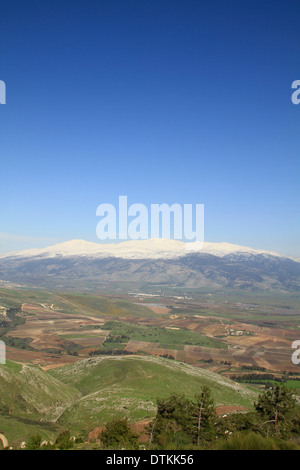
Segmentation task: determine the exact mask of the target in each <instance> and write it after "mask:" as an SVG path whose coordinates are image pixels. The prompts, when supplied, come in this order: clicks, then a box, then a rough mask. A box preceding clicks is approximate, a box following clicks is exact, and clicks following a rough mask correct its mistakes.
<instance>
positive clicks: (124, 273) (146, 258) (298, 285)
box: [0, 239, 300, 292]
mask: <svg viewBox="0 0 300 470" xmlns="http://www.w3.org/2000/svg"><path fill="white" fill-rule="evenodd" d="M0 280H5V281H11V282H17V283H21V284H27V285H31V286H42V287H47V288H50V287H51V288H55V287H58V288H63V289H64V288H69V287H71V288H74V287H75V288H87V289H90V288H108V289H110V290H113V289H114V288H117V289H123V287H124V289H128V288H130V289H131V288H132V287H134V288H139V287H141V288H143V289H144V288H145V287H147V286H148V287H149V286H150V287H151V288H152V286H155V288H159V286H169V287H172V288H173V287H175V288H176V287H179V288H199V287H201V288H203V287H204V288H208V289H210V290H214V289H222V290H224V289H225V288H226V289H234V290H237V289H240V290H252V291H253V290H268V291H276V292H295V291H299V289H300V263H299V262H298V261H296V260H293V259H291V258H288V257H286V256H281V255H279V254H278V253H274V252H269V251H265V250H255V249H253V248H249V247H244V246H239V245H233V244H230V243H204V246H201V245H200V244H199V243H197V242H195V243H184V242H181V241H176V240H163V239H158V240H151V239H150V240H139V241H132V240H131V241H127V242H122V243H115V244H105V243H91V242H86V241H84V240H72V241H69V242H65V243H60V244H58V245H54V246H51V247H48V248H44V249H39V250H37V249H36V250H25V251H21V252H15V253H10V254H5V255H2V256H0Z"/></svg>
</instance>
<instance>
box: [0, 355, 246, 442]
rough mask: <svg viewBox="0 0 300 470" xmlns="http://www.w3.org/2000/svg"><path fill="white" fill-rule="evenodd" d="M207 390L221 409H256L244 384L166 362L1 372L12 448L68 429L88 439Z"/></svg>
mask: <svg viewBox="0 0 300 470" xmlns="http://www.w3.org/2000/svg"><path fill="white" fill-rule="evenodd" d="M202 385H208V386H209V387H210V388H211V389H212V393H213V397H214V399H215V401H216V404H218V405H221V404H222V405H238V406H245V407H249V408H251V407H252V405H253V401H254V399H255V394H254V392H252V391H250V390H249V389H248V388H246V387H245V386H243V385H241V384H236V383H234V382H232V381H230V380H228V379H226V378H224V377H222V376H220V375H217V374H214V373H213V372H210V371H207V370H203V369H200V368H196V367H193V366H190V365H187V364H183V363H179V362H176V361H172V360H168V359H164V358H155V357H150V356H149V357H148V356H147V357H133V356H131V357H128V356H116V357H100V358H98V357H97V358H91V359H86V360H83V361H79V362H77V363H75V364H72V365H68V366H64V367H60V368H58V369H54V370H49V371H47V372H45V371H43V370H41V369H39V368H38V367H34V366H28V365H20V364H17V363H13V362H11V361H8V363H7V365H5V366H0V389H1V395H0V410H1V416H0V432H1V431H2V433H4V434H5V435H6V436H7V438H8V439H9V440H10V441H13V442H16V441H18V442H20V441H22V440H26V438H28V435H30V434H32V433H33V431H34V430H35V429H36V432H40V433H41V430H42V435H43V436H49V437H50V438H51V437H52V436H53V433H55V431H56V434H57V432H58V430H59V429H60V430H61V429H65V428H67V429H70V430H71V431H72V432H73V433H75V432H79V431H81V432H84V433H87V432H88V431H89V430H91V429H92V428H94V427H96V426H99V425H103V424H104V423H105V422H106V421H108V420H110V419H112V418H113V417H121V416H124V415H125V416H128V418H129V419H130V420H133V421H136V420H140V419H147V418H151V417H153V416H155V413H156V400H157V398H163V397H167V396H169V395H170V394H172V393H179V394H185V395H187V396H188V397H191V398H192V397H193V396H194V395H195V393H197V392H198V391H199V389H200V387H201V386H202ZM26 423H27V426H26Z"/></svg>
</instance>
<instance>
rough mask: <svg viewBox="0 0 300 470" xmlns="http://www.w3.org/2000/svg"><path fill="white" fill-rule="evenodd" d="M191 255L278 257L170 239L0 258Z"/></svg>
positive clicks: (63, 246) (80, 244)
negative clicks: (259, 255) (258, 255)
mask: <svg viewBox="0 0 300 470" xmlns="http://www.w3.org/2000/svg"><path fill="white" fill-rule="evenodd" d="M190 253H203V254H210V255H214V256H217V257H224V256H227V255H232V254H244V255H255V254H264V255H271V256H278V257H280V255H279V254H278V253H275V252H268V251H265V250H255V249H253V248H250V247H245V246H240V245H234V244H232V243H227V242H222V243H209V242H205V243H204V245H203V244H202V243H200V242H188V243H185V242H182V241H178V240H172V239H148V240H128V241H125V242H119V243H93V242H88V241H85V240H70V241H67V242H64V243H59V244H57V245H53V246H50V247H47V248H43V249H30V250H25V251H20V252H14V253H9V254H3V255H1V256H0V258H6V257H10V258H11V257H15V258H31V257H39V258H54V257H76V256H87V257H90V258H107V257H115V258H124V259H172V258H173V259H174V258H179V257H181V256H185V255H187V254H190Z"/></svg>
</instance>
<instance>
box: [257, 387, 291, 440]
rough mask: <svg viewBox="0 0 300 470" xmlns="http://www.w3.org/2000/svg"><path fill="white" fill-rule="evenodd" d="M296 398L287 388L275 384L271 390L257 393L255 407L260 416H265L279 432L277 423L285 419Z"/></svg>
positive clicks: (277, 432) (276, 431)
mask: <svg viewBox="0 0 300 470" xmlns="http://www.w3.org/2000/svg"><path fill="white" fill-rule="evenodd" d="M295 404H296V400H295V398H294V397H293V392H292V391H290V390H288V388H287V387H285V386H284V385H281V384H280V385H278V384H275V385H274V386H273V387H272V388H271V390H268V391H266V392H264V393H263V394H261V395H259V397H258V402H257V403H255V408H256V411H257V412H258V413H260V414H261V415H262V416H266V417H267V418H268V421H266V422H264V423H263V424H262V425H261V427H262V426H264V425H266V424H268V423H274V429H275V433H276V434H279V425H280V423H281V422H282V421H284V420H285V418H286V415H287V414H288V413H289V412H291V411H292V410H293V409H294V408H295Z"/></svg>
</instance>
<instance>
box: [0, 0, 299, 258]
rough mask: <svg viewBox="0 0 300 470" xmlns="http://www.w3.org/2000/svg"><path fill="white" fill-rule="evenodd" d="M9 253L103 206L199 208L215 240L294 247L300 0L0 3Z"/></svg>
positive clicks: (1, 245)
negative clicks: (121, 202) (122, 202)
mask: <svg viewBox="0 0 300 470" xmlns="http://www.w3.org/2000/svg"><path fill="white" fill-rule="evenodd" d="M0 13H1V16H0V44H1V49H0V80H4V81H5V82H6V86H7V104H6V105H0V158H1V180H0V181H1V184H0V195H1V209H0V222H1V226H0V251H2V252H4V251H10V250H15V249H23V248H29V247H40V246H46V245H48V244H50V243H51V244H53V243H55V242H59V241H64V240H70V239H74V238H83V239H86V240H91V241H97V239H96V234H95V230H96V224H97V221H98V220H97V218H96V208H97V206H98V205H99V204H101V203H104V202H110V203H116V202H117V199H118V196H119V195H127V196H128V199H129V203H130V204H131V203H135V202H139V203H144V204H146V205H150V204H151V203H163V202H166V203H168V204H172V203H174V202H177V203H181V204H184V203H193V204H196V203H204V204H205V239H206V241H214V242H219V241H228V242H232V243H238V244H241V245H250V246H253V247H256V248H264V249H270V250H276V251H279V252H282V253H285V254H290V255H296V256H300V246H299V235H300V233H299V232H300V230H299V226H300V222H299V202H300V201H299V170H300V168H299V156H300V105H299V106H295V105H293V104H292V102H291V94H292V90H291V84H292V82H293V81H294V80H297V79H300V66H299V58H300V3H299V0H295V1H293V0H285V1H278V0H263V1H262V0H251V1H247V0H226V1H225V0H214V1H212V0H205V1H203V0H196V1H192V0H184V1H183V0H180V1H179V0H132V1H130V0H106V1H103V0H97V1H91V0H85V1H76V0H72V1H71V0H69V1H65V0H51V1H48V0H42V1H41V0H35V1H34V0H27V1H26V2H25V1H24V0H19V1H16V0H9V1H8V2H4V1H2V2H1V11H0Z"/></svg>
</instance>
